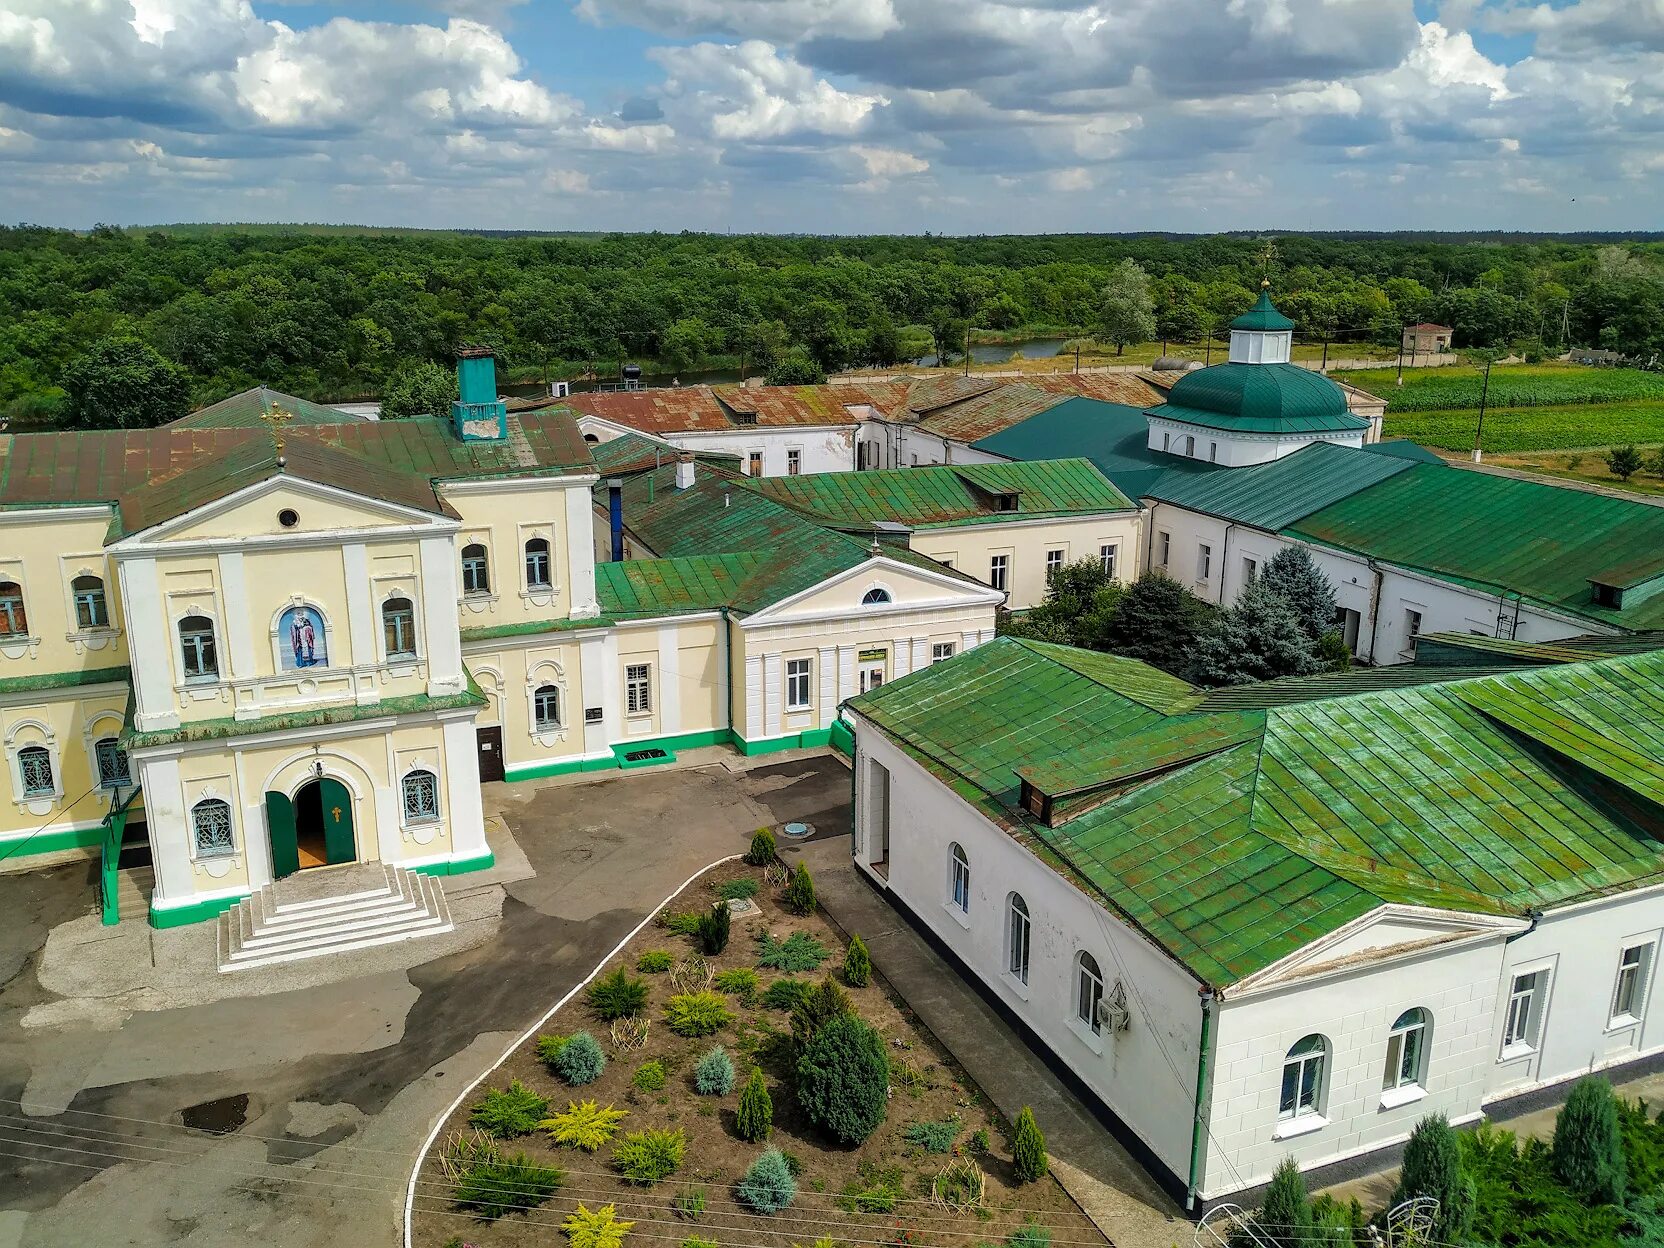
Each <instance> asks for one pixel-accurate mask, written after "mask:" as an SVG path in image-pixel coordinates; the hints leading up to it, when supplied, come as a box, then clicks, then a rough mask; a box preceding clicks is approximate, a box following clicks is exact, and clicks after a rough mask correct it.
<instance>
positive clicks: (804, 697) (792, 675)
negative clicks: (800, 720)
mask: <svg viewBox="0 0 1664 1248" xmlns="http://www.w3.org/2000/svg"><path fill="white" fill-rule="evenodd" d="M810 671H811V668H810V663H809V660H808V659H787V660H786V709H787V710H790V711H802V710H807V709H808V707H809V705H810V696H809V676H810Z"/></svg>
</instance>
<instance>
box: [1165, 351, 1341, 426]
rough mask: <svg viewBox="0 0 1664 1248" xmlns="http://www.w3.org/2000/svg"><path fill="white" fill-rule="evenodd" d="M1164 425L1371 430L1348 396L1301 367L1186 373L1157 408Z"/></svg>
mask: <svg viewBox="0 0 1664 1248" xmlns="http://www.w3.org/2000/svg"><path fill="white" fill-rule="evenodd" d="M1150 414H1151V415H1152V416H1157V417H1159V418H1161V419H1164V420H1177V421H1183V422H1184V423H1185V424H1189V425H1201V426H1203V427H1204V428H1208V429H1230V430H1235V431H1237V432H1239V433H1313V432H1329V431H1341V430H1353V429H1368V428H1369V422H1368V421H1367V420H1365V419H1363V418H1362V417H1361V416H1354V415H1353V414H1352V413H1351V412H1350V411H1348V410H1347V407H1346V394H1345V392H1344V391H1342V390H1341V388H1340V387H1339V386H1337V385H1336V384H1335V383H1334V382H1332V381H1330V380H1329V379H1328V378H1327V377H1325V376H1324V375H1323V374H1322V373H1314V372H1312V371H1311V370H1309V369H1304V368H1301V367H1299V366H1298V365H1295V364H1238V363H1231V364H1216V365H1214V366H1213V367H1212V368H1203V369H1198V370H1197V371H1196V372H1193V373H1186V374H1185V375H1184V376H1183V377H1181V378H1179V380H1178V381H1177V382H1175V383H1174V385H1173V388H1172V390H1170V391H1169V392H1168V395H1167V402H1166V404H1164V405H1163V406H1161V407H1156V408H1151V409H1150Z"/></svg>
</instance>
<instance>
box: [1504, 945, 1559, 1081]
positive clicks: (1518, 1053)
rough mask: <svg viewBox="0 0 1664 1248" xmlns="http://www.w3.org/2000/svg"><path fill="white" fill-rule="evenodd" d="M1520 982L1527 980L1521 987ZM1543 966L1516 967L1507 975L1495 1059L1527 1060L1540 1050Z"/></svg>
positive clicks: (1545, 998) (1546, 981) (1545, 986)
mask: <svg viewBox="0 0 1664 1248" xmlns="http://www.w3.org/2000/svg"><path fill="white" fill-rule="evenodd" d="M1522 980H1530V981H1531V982H1530V983H1529V984H1526V985H1524V986H1523V987H1522V986H1521V981H1522ZM1549 982H1550V976H1549V967H1548V964H1547V963H1538V964H1536V965H1526V966H1516V967H1513V968H1512V969H1511V970H1510V971H1509V974H1508V995H1507V996H1506V997H1505V998H1504V999H1503V1005H1502V1052H1501V1055H1500V1056H1499V1058H1498V1059H1497V1060H1499V1061H1504V1062H1507V1061H1512V1060H1514V1059H1515V1058H1519V1057H1527V1056H1529V1055H1530V1054H1532V1053H1535V1052H1536V1051H1537V1050H1538V1049H1539V1048H1540V1047H1541V1042H1542V1035H1543V1024H1544V1022H1545V1021H1546V1019H1547V1017H1548V994H1549Z"/></svg>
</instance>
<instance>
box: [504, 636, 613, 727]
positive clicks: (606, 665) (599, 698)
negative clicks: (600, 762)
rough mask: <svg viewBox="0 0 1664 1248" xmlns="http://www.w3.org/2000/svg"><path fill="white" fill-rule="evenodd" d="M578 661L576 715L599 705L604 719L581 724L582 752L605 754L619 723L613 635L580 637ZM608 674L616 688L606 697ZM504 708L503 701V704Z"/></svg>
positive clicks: (586, 718) (586, 721) (585, 719)
mask: <svg viewBox="0 0 1664 1248" xmlns="http://www.w3.org/2000/svg"><path fill="white" fill-rule="evenodd" d="M578 662H579V664H580V665H581V666H582V668H583V671H582V672H581V673H580V676H581V678H582V688H583V699H584V701H583V706H581V707H579V708H578V710H577V714H579V715H584V713H585V708H587V707H591V706H599V707H601V708H602V711H603V716H602V719H601V721H600V722H599V723H595V724H592V723H590V722H589V720H588V717H587V716H585V718H584V719H583V720H582V721H580V722H582V724H583V731H584V753H585V754H604V753H606V751H607V747H608V746H609V745H611V743H612V737H613V734H614V732H615V730H616V727H617V725H618V723H619V719H620V715H619V709H618V698H617V696H616V685H617V681H618V676H617V672H616V671H615V670H614V669H616V668H617V666H618V643H617V641H616V639H615V634H614V633H613V632H611V631H610V630H609V631H607V632H605V633H594V634H590V635H587V636H585V637H582V638H580V639H579V642H578ZM609 673H610V674H611V681H610V683H611V684H612V685H613V686H615V689H614V696H613V697H612V698H611V699H610V700H609V698H608V692H607V689H608V684H609V679H608V677H609ZM505 706H506V702H505Z"/></svg>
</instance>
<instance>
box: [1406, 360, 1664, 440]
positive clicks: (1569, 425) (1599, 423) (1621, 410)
mask: <svg viewBox="0 0 1664 1248" xmlns="http://www.w3.org/2000/svg"><path fill="white" fill-rule="evenodd" d="M1404 388H1405V389H1406V390H1407V389H1409V383H1408V382H1406V383H1405V387H1404ZM1491 390H1492V393H1493V394H1494V393H1495V391H1496V375H1495V374H1494V373H1493V374H1492V375H1491ZM1389 399H1390V401H1389V403H1388V406H1387V419H1386V426H1385V429H1384V431H1383V432H1384V435H1385V436H1386V437H1389V438H1409V439H1410V440H1411V441H1413V442H1420V443H1422V444H1423V445H1425V446H1435V447H1439V448H1441V449H1443V450H1447V451H1471V450H1472V449H1473V429H1474V424H1475V422H1476V420H1477V417H1478V412H1477V411H1476V410H1474V409H1472V408H1464V409H1461V410H1456V411H1450V410H1446V411H1404V410H1402V409H1401V408H1399V406H1398V404H1397V402H1396V396H1389ZM1476 406H1477V405H1476ZM1626 442H1634V443H1637V444H1640V445H1645V444H1647V443H1658V442H1664V401H1660V402H1654V403H1592V402H1577V403H1565V404H1555V405H1552V406H1547V405H1545V406H1538V407H1506V408H1487V409H1486V411H1485V438H1484V446H1485V449H1486V450H1487V451H1498V452H1508V451H1559V450H1572V449H1576V448H1579V447H1595V446H1621V445H1623V444H1624V443H1626Z"/></svg>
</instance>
